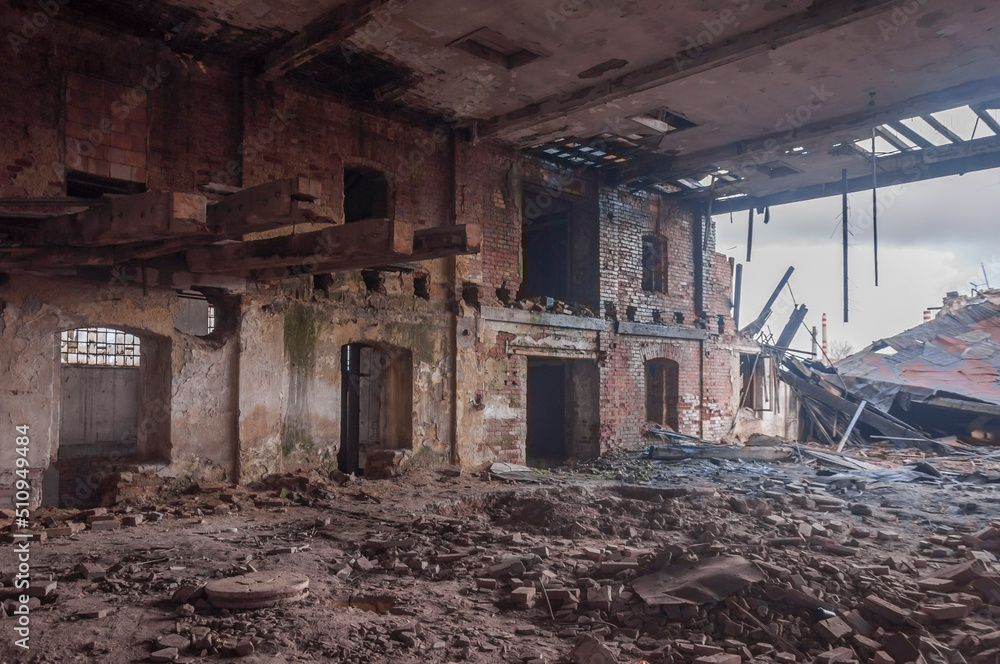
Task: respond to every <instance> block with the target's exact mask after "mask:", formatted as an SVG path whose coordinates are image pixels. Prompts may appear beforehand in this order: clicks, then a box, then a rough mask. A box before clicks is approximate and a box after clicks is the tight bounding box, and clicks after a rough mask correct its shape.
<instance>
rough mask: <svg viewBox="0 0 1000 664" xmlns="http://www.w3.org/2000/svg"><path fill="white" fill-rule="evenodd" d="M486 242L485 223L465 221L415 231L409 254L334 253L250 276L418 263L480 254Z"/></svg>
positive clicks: (265, 277)
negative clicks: (327, 258)
mask: <svg viewBox="0 0 1000 664" xmlns="http://www.w3.org/2000/svg"><path fill="white" fill-rule="evenodd" d="M482 245H483V232H482V227H481V226H479V225H478V224H463V225H458V226H438V227H436V228H422V229H420V230H416V231H414V232H413V249H412V251H411V252H410V253H408V254H402V253H398V254H391V255H382V256H380V257H378V258H377V259H375V260H372V259H371V258H370V257H365V258H363V259H359V258H358V257H352V256H346V255H345V256H336V257H331V258H330V259H329V260H325V261H322V262H318V263H315V262H314V263H308V264H303V263H300V264H297V265H294V266H289V267H290V268H294V269H288V268H284V269H268V270H258V271H255V272H254V273H253V274H252V275H251V276H252V277H253V278H254V279H256V280H257V281H269V280H272V279H281V278H284V277H287V276H291V275H292V274H302V273H304V272H309V273H312V274H325V273H330V272H344V271H346V270H360V269H363V268H378V267H387V266H389V265H395V264H397V263H404V262H405V263H416V262H419V261H428V260H433V259H435V258H446V257H448V256H458V255H462V254H478V253H479V252H480V250H481V249H482Z"/></svg>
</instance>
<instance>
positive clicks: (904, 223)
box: [715, 170, 1000, 350]
mask: <svg viewBox="0 0 1000 664" xmlns="http://www.w3.org/2000/svg"><path fill="white" fill-rule="evenodd" d="M880 197H881V198H882V204H881V205H880V206H879V216H878V234H879V286H878V287H877V288H876V287H875V283H874V266H873V262H874V259H873V251H872V232H871V228H870V221H869V220H870V218H871V209H872V197H871V192H870V191H869V192H865V193H859V194H853V195H851V197H850V219H851V224H850V227H851V240H850V260H849V274H850V322H849V323H848V324H846V325H845V324H844V322H843V281H842V269H843V268H842V258H843V254H842V247H841V230H840V216H841V199H840V197H839V196H838V197H833V198H824V199H819V200H815V201H807V202H803V203H793V204H789V205H782V206H779V207H775V208H772V209H771V221H770V223H769V224H767V225H766V226H765V225H764V224H763V216H762V215H756V216H755V220H754V239H753V256H752V260H751V262H750V263H746V242H747V213H746V212H738V213H735V214H734V215H733V217H732V219H733V222H732V223H730V216H729V215H728V214H726V215H719V216H716V217H715V221H716V223H717V228H718V245H717V248H718V251H720V252H722V253H724V254H726V255H727V256H733V257H735V258H736V261H737V262H739V263H744V267H743V304H742V306H741V308H740V325H741V326H745V325H746V324H747V323H748V322H750V321H751V320H753V319H754V318H756V317H757V315H758V314H759V313H760V310H761V308H762V307H763V306H764V303H765V302H766V301H767V298H768V297H769V296H770V294H771V292H772V291H773V289H774V287H775V286H776V285H777V283H778V280H779V279H780V278H781V276H782V275H783V274H784V272H785V270H786V269H788V267H789V266H794V267H795V273H794V274H793V275H792V278H791V281H790V285H791V290H792V293H794V298H795V301H796V302H798V303H800V304H801V303H805V304H806V305H807V306H808V307H809V314H808V316H807V317H806V324H807V325H809V327H812V326H813V325H815V326H817V327H819V326H820V323H821V317H822V315H823V313H824V312H826V313H827V314H828V316H827V317H828V321H829V339H830V342H831V343H833V342H834V341H835V340H845V341H847V342H848V343H850V344H851V345H852V346H853V347H854V349H855V350H861V349H862V348H864V347H865V346H867V345H868V344H870V343H872V342H873V341H876V340H878V339H882V338H885V337H891V336H893V335H895V334H898V333H899V332H902V331H903V330H906V329H909V328H911V327H914V326H916V325H919V324H920V323H921V322H922V320H923V312H924V309H926V308H929V307H935V306H940V305H941V300H942V298H943V297H944V296H945V294H946V293H947V292H948V291H959V292H960V293H962V294H968V293H969V292H970V290H971V288H972V286H971V285H970V282H974V283H975V284H977V285H982V284H983V283H984V277H983V271H982V268H981V267H980V263H985V266H986V274H987V276H988V277H989V280H990V284H991V285H992V286H993V287H1000V223H998V222H1000V170H990V171H982V172H979V173H969V174H967V175H964V176H953V177H947V178H941V179H938V180H929V181H926V182H917V183H913V184H909V185H902V186H898V187H893V188H890V189H886V190H880ZM791 307H792V299H791V297H789V291H788V289H785V291H784V292H783V294H782V297H781V298H780V299H779V301H778V303H777V304H776V305H775V307H774V314H773V315H772V317H771V319H770V321H769V327H770V328H771V331H772V332H773V333H774V335H775V337H777V335H778V334H779V333H780V332H781V329H782V327H783V326H784V325H785V323H786V322H787V320H788V316H789V314H790V312H791ZM793 347H794V348H797V349H802V350H809V348H810V340H809V336H808V334H807V333H806V332H805V331H801V332H800V334H799V335H798V336H797V337H796V339H795V343H794V345H793Z"/></svg>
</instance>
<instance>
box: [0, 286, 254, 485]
mask: <svg viewBox="0 0 1000 664" xmlns="http://www.w3.org/2000/svg"><path fill="white" fill-rule="evenodd" d="M0 302H2V306H3V313H2V315H0V330H2V331H0V393H2V394H3V398H2V399H0V426H4V427H7V429H8V430H10V431H13V427H15V426H17V425H21V424H27V425H28V426H29V427H30V431H31V453H30V464H31V468H32V469H34V470H35V471H36V473H40V472H41V471H43V470H44V469H45V468H46V467H47V466H48V465H49V464H50V463H51V462H52V461H54V460H55V459H56V458H57V456H58V444H59V403H60V377H59V356H58V347H59V346H58V339H57V337H58V334H59V332H61V331H62V330H67V329H73V328H78V327H93V326H101V327H104V326H107V327H114V328H119V329H125V330H129V331H134V332H137V333H138V334H140V335H143V334H145V335H156V336H157V337H158V338H160V339H165V340H167V342H168V343H169V348H170V357H169V364H170V366H169V368H168V370H169V371H170V372H171V376H172V377H171V381H170V396H169V403H168V404H159V403H150V404H146V405H147V406H148V409H147V411H146V413H147V415H146V419H150V420H151V421H149V422H144V421H140V422H139V423H138V425H139V430H140V432H143V431H144V430H154V429H155V430H160V431H162V430H164V429H166V430H167V431H168V432H169V447H170V451H169V458H162V459H159V460H158V461H157V462H156V463H155V464H154V465H155V467H156V468H157V470H158V472H160V473H161V474H163V475H179V474H190V475H193V476H194V477H204V478H212V479H222V478H228V477H232V476H233V470H234V468H233V463H232V456H231V450H232V445H233V440H234V439H235V431H234V428H233V426H232V423H233V422H235V413H234V412H233V403H232V400H231V397H232V387H231V382H232V371H231V367H232V358H233V353H234V352H235V347H234V342H232V341H230V342H228V343H224V344H222V345H221V346H218V347H212V346H211V345H209V344H206V343H205V342H203V341H201V340H198V339H196V338H194V337H190V336H188V335H185V334H183V333H180V332H177V331H176V330H175V329H174V321H175V320H176V314H177V298H176V295H175V294H174V293H173V292H171V291H163V290H150V291H149V292H148V293H147V294H145V295H144V294H143V293H142V289H141V288H136V287H130V286H122V285H120V284H114V283H101V282H86V281H78V280H63V279H42V278H32V277H18V276H15V277H13V278H11V280H10V281H8V282H7V283H5V284H4V285H3V286H0ZM164 422H166V426H164V427H161V426H160V425H162V424H164ZM140 435H142V433H140ZM13 454H14V452H13V448H12V447H7V448H3V449H2V450H0V468H3V469H4V470H7V469H13V468H14V458H13ZM3 486H4V487H10V486H12V484H10V483H6V484H4V485H3ZM36 493H37V492H36ZM36 497H38V496H37V495H36Z"/></svg>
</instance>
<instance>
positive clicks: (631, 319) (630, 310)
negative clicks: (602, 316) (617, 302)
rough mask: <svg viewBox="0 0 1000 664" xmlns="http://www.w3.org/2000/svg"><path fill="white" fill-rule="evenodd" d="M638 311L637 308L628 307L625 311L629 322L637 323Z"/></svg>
mask: <svg viewBox="0 0 1000 664" xmlns="http://www.w3.org/2000/svg"><path fill="white" fill-rule="evenodd" d="M637 311H638V309H636V308H635V307H628V308H627V309H625V318H627V319H628V322H630V323H634V322H635V314H636V312H637Z"/></svg>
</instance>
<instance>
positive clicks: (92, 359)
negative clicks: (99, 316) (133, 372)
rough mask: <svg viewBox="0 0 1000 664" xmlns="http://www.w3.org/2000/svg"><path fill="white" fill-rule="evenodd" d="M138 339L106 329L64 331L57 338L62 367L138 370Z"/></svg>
mask: <svg viewBox="0 0 1000 664" xmlns="http://www.w3.org/2000/svg"><path fill="white" fill-rule="evenodd" d="M139 357H140V343H139V337H137V336H135V335H134V334H129V333H128V332H122V331H121V330H115V329H111V328H107V327H85V328H79V329H76V330H66V331H65V332H63V333H62V334H61V335H60V338H59V359H60V361H61V362H62V363H63V364H80V365H85V366H99V367H138V366H139Z"/></svg>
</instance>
